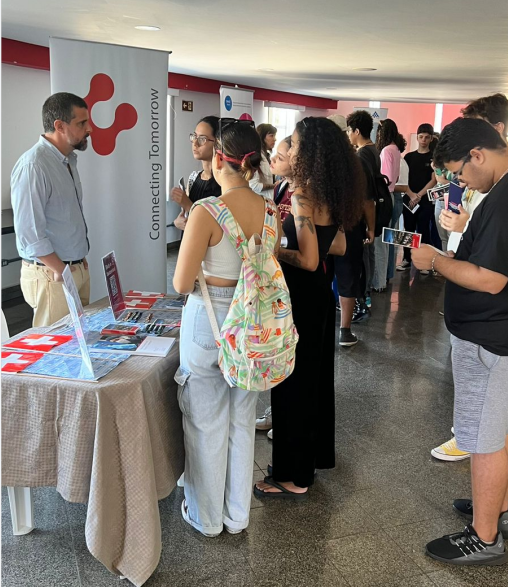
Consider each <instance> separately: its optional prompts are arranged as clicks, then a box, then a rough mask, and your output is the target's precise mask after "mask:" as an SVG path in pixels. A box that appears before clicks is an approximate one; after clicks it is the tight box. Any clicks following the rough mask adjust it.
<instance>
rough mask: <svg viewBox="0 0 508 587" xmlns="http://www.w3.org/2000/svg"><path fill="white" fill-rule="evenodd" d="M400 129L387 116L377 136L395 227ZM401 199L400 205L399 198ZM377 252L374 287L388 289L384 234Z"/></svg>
mask: <svg viewBox="0 0 508 587" xmlns="http://www.w3.org/2000/svg"><path fill="white" fill-rule="evenodd" d="M398 136H399V130H398V128H397V125H396V124H395V122H394V121H393V120H391V119H390V118H387V119H386V120H383V121H382V122H381V123H380V124H379V128H378V131H377V138H376V148H377V150H378V152H379V156H380V159H381V173H382V174H383V175H386V177H387V178H388V180H389V182H390V185H389V189H390V193H391V195H392V201H393V215H392V222H391V224H390V226H391V227H394V226H395V224H396V222H397V221H398V219H399V217H400V214H401V212H402V199H401V198H400V194H396V196H397V201H396V200H395V193H394V192H395V184H396V183H397V180H398V179H399V173H400V151H399V147H398V146H397V140H398ZM399 199H400V205H399V201H398V200H399ZM374 246H375V252H376V265H375V270H374V279H373V282H372V287H373V288H374V290H376V291H383V290H385V289H386V274H387V270H388V253H389V245H387V244H385V243H383V242H382V236H377V237H376V238H375V240H374Z"/></svg>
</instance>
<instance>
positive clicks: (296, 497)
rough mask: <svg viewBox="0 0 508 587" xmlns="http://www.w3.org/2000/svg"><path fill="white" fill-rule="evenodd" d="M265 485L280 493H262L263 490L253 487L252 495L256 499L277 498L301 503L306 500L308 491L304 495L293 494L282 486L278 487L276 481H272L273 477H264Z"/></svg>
mask: <svg viewBox="0 0 508 587" xmlns="http://www.w3.org/2000/svg"><path fill="white" fill-rule="evenodd" d="M263 481H264V482H265V483H266V484H268V485H271V486H272V487H275V488H276V489H278V490H279V491H280V493H279V492H273V491H264V490H263V489H259V488H258V487H256V486H255V485H254V495H255V496H256V497H277V498H282V499H293V500H295V501H303V500H305V499H307V498H308V491H306V492H305V493H294V492H293V491H289V489H286V488H285V487H284V486H283V485H279V484H278V483H277V481H274V480H273V477H265V478H264V480H263Z"/></svg>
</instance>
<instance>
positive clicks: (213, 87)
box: [168, 72, 337, 110]
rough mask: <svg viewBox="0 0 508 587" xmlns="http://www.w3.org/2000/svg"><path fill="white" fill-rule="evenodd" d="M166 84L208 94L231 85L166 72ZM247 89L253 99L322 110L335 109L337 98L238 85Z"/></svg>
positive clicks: (215, 92) (178, 88) (179, 88)
mask: <svg viewBox="0 0 508 587" xmlns="http://www.w3.org/2000/svg"><path fill="white" fill-rule="evenodd" d="M168 79H169V82H168V86H169V87H170V88H174V89H175V90H188V91H190V92H205V93H208V94H218V93H219V89H220V87H221V86H233V85H234V84H232V83H231V82H221V81H218V80H215V79H207V78H203V77H195V76H192V75H183V74H181V73H172V72H169V74H168ZM240 87H241V88H244V89H247V90H254V99H255V100H264V101H266V102H269V101H270V102H282V103H284V104H295V105H297V106H307V107H308V108H319V109H323V110H336V108H337V100H330V99H329V98H317V97H315V96H304V95H302V94H292V93H291V92H279V91H278V90H267V89H264V88H255V87H253V86H244V85H243V84H242V85H241V86H240Z"/></svg>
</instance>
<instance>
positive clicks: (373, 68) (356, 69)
mask: <svg viewBox="0 0 508 587" xmlns="http://www.w3.org/2000/svg"><path fill="white" fill-rule="evenodd" d="M353 71H377V67H353Z"/></svg>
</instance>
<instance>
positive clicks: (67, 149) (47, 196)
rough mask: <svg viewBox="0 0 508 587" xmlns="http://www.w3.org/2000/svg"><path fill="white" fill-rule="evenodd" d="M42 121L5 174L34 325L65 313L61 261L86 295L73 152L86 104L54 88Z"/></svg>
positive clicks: (85, 127) (83, 139)
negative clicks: (34, 139) (32, 141)
mask: <svg viewBox="0 0 508 587" xmlns="http://www.w3.org/2000/svg"><path fill="white" fill-rule="evenodd" d="M42 122H43V126H44V134H43V135H41V136H40V137H39V141H38V142H37V143H36V144H35V145H34V146H33V147H32V148H31V149H30V150H29V151H27V152H26V153H24V154H23V155H22V156H21V157H20V158H19V160H18V162H17V163H16V165H15V166H14V169H13V171H12V175H11V198H12V209H13V211H14V229H15V232H16V245H17V248H18V251H19V255H20V257H21V258H22V266H21V279H20V285H21V290H22V292H23V296H24V298H25V300H26V302H27V303H28V304H29V305H30V306H31V307H32V308H33V310H34V319H33V325H34V326H48V325H49V324H52V323H53V322H55V321H56V320H59V319H60V318H62V317H63V316H65V315H66V314H67V313H68V307H67V302H66V299H65V295H64V292H63V288H62V281H63V280H62V272H63V271H64V269H65V266H66V265H69V266H70V269H71V271H72V274H73V277H74V281H75V282H76V286H77V288H78V291H79V296H80V298H81V301H82V303H83V305H86V304H88V301H89V297H90V276H89V273H88V263H87V261H86V259H85V256H86V255H87V254H88V251H89V248H90V246H89V243H88V236H87V232H88V230H87V226H86V222H85V217H84V214H83V204H82V200H83V193H82V189H81V182H80V180H79V174H78V169H77V165H76V164H77V156H76V154H75V153H74V151H75V150H78V151H84V150H85V149H86V148H87V146H88V142H87V139H88V136H89V135H90V133H91V132H92V127H91V126H90V122H89V118H88V107H87V105H86V102H85V101H84V100H83V99H82V98H79V97H78V96H75V95H74V94H69V93H66V92H59V93H57V94H53V95H52V96H50V97H49V98H48V99H47V100H46V102H45V103H44V106H43V107H42Z"/></svg>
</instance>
